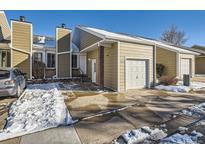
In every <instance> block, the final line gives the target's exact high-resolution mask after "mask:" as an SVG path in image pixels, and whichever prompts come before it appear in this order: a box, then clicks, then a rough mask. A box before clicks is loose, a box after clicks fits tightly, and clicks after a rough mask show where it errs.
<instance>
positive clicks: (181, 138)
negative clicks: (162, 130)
mask: <svg viewBox="0 0 205 154" xmlns="http://www.w3.org/2000/svg"><path fill="white" fill-rule="evenodd" d="M202 136H203V135H202V134H201V133H199V132H196V131H195V130H194V131H192V132H191V134H190V135H188V134H183V135H182V134H179V133H176V134H174V135H172V136H170V137H167V138H164V139H162V140H161V141H160V143H162V144H197V143H198V138H200V137H202Z"/></svg>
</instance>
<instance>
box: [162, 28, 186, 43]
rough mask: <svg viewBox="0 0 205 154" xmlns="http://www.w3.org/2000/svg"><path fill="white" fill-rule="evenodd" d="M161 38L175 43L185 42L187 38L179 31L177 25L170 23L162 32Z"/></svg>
mask: <svg viewBox="0 0 205 154" xmlns="http://www.w3.org/2000/svg"><path fill="white" fill-rule="evenodd" d="M161 40H163V41H166V42H169V43H172V44H175V45H183V44H185V43H186V41H187V38H186V33H185V32H184V31H180V30H178V27H177V26H175V25H172V26H170V27H169V28H168V30H165V31H164V32H163V33H162V36H161Z"/></svg>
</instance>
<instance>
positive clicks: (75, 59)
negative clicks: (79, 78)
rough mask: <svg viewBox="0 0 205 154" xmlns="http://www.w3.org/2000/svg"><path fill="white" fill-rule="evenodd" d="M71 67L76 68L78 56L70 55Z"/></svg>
mask: <svg viewBox="0 0 205 154" xmlns="http://www.w3.org/2000/svg"><path fill="white" fill-rule="evenodd" d="M72 67H73V68H77V67H78V55H72Z"/></svg>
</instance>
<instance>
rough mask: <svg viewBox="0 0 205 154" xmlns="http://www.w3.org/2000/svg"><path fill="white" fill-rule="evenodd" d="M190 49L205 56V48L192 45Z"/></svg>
mask: <svg viewBox="0 0 205 154" xmlns="http://www.w3.org/2000/svg"><path fill="white" fill-rule="evenodd" d="M192 48H193V49H194V50H196V52H198V53H200V54H203V55H205V46H200V45H194V46H192Z"/></svg>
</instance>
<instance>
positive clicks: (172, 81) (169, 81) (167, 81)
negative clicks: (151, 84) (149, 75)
mask: <svg viewBox="0 0 205 154" xmlns="http://www.w3.org/2000/svg"><path fill="white" fill-rule="evenodd" d="M177 82H178V79H177V78H175V77H169V76H161V77H160V78H159V83H160V84H162V85H176V84H177Z"/></svg>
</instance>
